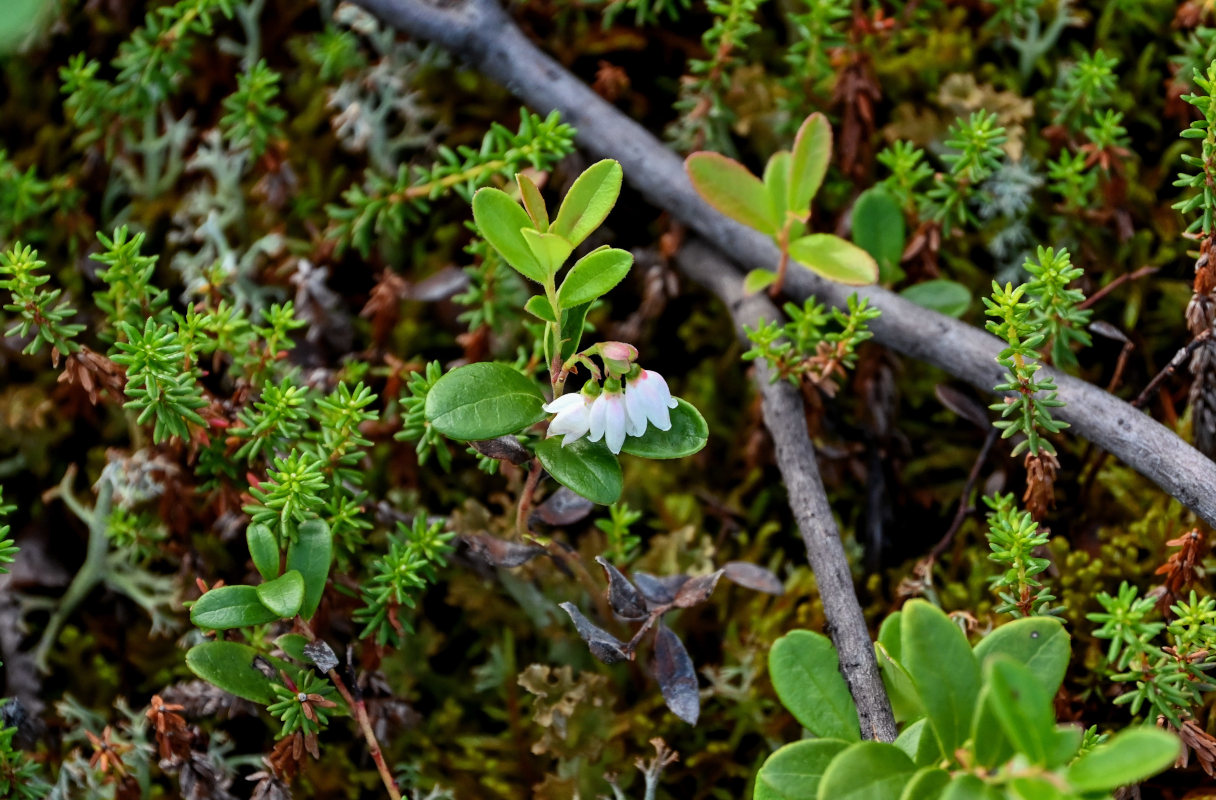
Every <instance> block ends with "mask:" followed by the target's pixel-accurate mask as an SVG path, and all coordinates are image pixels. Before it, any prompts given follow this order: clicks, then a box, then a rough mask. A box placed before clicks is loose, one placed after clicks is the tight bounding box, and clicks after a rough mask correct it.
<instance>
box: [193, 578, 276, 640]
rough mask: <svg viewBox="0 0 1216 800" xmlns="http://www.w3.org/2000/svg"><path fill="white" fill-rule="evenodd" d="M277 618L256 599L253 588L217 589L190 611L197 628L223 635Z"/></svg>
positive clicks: (208, 593) (223, 587)
mask: <svg viewBox="0 0 1216 800" xmlns="http://www.w3.org/2000/svg"><path fill="white" fill-rule="evenodd" d="M278 618H279V616H278V615H277V614H275V613H274V612H273V611H271V610H270V609H269V608H267V607H266V606H264V605H262V601H261V600H260V599H259V598H258V590H257V589H255V588H253V587H252V586H220V587H218V588H216V589H212V590H211V591H209V592H207V593H206V594H204V595H203V596H202V597H200V598H199V599H198V600H196V601H195V603H194V605H193V606H191V607H190V621H191V622H193V623H194V624H195V625H197V626H198V627H200V628H208V629H210V630H215V631H222V630H228V629H229V628H246V627H248V626H250V625H262V624H264V623H267V622H274V621H275V620H277V619H278Z"/></svg>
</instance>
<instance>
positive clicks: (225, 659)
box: [186, 587, 275, 705]
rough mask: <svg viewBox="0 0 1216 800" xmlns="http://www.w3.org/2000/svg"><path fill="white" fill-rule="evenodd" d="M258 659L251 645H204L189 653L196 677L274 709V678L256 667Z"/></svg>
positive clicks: (189, 665)
mask: <svg viewBox="0 0 1216 800" xmlns="http://www.w3.org/2000/svg"><path fill="white" fill-rule="evenodd" d="M221 588H222V587H221ZM251 588H252V587H251ZM257 657H258V651H257V650H254V649H253V648H252V647H250V646H249V645H247V644H240V643H238V642H220V641H210V642H202V643H201V644H196V645H195V646H194V647H191V648H190V649H189V650H188V651H187V652H186V666H188V667H189V668H190V670H191V671H192V672H193V673H194V674H195V675H197V676H199V677H200V678H202V679H203V680H205V681H207V682H208V683H210V684H212V685H214V686H218V687H219V688H221V689H223V690H224V691H225V692H228V693H229V694H234V695H236V696H237V697H240V698H242V699H245V700H249V701H251V702H254V703H258V704H260V705H270V704H271V703H273V702H274V701H275V694H274V690H273V689H271V688H270V687H271V681H270V678H267V677H266V675H265V674H263V673H262V671H261V670H259V669H258V668H257V667H256V666H254V659H256V658H257Z"/></svg>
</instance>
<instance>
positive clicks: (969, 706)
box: [900, 600, 980, 753]
mask: <svg viewBox="0 0 1216 800" xmlns="http://www.w3.org/2000/svg"><path fill="white" fill-rule="evenodd" d="M900 616H901V619H900V634H901V636H900V639H901V643H900V644H901V646H900V655H901V656H902V659H901V662H902V663H903V665H904V668H905V669H907V671H908V675H909V677H911V678H912V683H913V684H914V685H915V686H916V691H917V694H918V695H919V696H920V699H921V702H922V703H923V704H924V707H925V713H926V714H927V715H928V717H929V724H930V725H932V726H933V730H934V732H935V733H936V734H937V740H938V743H939V744H940V745H941V748H942V752H943V753H953V752H954V751H955V750H957V749H958V748H959V747H960V746H961V745H962V744H963V742H964V741H965V740H966V738H967V734H968V733H969V732H970V729H971V718H972V715H973V713H974V709H975V701H976V698H977V697H978V696H979V692H980V667H979V662H977V661H976V659H975V656H974V655H972V653H971V646H970V645H969V644H968V643H967V637H966V636H964V635H963V632H962V631H961V630H959V629H958V626H957V625H955V624H954V623H953V622H951V621H950V618H949V617H947V616H946V614H945V612H943V611H942V610H941V609H940V608H938V607H937V606H934V605H930V604H929V603H927V602H925V601H924V600H912V601H911V602H909V603H908V604H907V605H905V606H904V607H903V610H902V612H901V614H900Z"/></svg>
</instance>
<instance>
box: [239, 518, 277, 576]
mask: <svg viewBox="0 0 1216 800" xmlns="http://www.w3.org/2000/svg"><path fill="white" fill-rule="evenodd" d="M245 542H246V543H247V544H248V545H249V556H250V558H252V559H253V566H254V569H256V570H257V571H258V574H259V575H261V576H262V579H263V580H267V581H269V580H274V579H275V578H277V577H278V576H279V540H278V539H276V538H275V535H274V534H273V533H271V531H270V528H268V527H266V526H265V525H257V524H254V525H250V526H249V527H248V528H246V529H245Z"/></svg>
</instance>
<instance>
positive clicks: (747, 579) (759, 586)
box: [722, 561, 785, 594]
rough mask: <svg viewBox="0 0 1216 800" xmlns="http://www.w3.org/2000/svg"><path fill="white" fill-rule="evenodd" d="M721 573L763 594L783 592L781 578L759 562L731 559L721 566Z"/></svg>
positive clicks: (746, 587) (744, 586)
mask: <svg viewBox="0 0 1216 800" xmlns="http://www.w3.org/2000/svg"><path fill="white" fill-rule="evenodd" d="M722 574H723V575H725V576H726V577H727V578H730V579H731V580H732V581H734V582H735V583H737V584H739V585H740V586H742V587H743V588H745V589H755V590H756V591H757V592H764V593H765V594H784V593H785V587H784V586H783V585H782V584H781V579H780V578H778V577H777V576H776V575H774V574H773V571H772V570H771V569H766V568H765V567H762V566H760V565H759V564H752V563H751V562H749V561H731V562H730V563H728V564H727V565H726V566H724V567H723V568H722Z"/></svg>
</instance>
